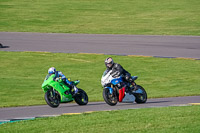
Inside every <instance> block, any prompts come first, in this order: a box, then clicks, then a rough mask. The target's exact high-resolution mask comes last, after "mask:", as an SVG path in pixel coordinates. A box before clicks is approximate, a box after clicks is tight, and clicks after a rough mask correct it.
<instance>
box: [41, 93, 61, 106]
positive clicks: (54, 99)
mask: <svg viewBox="0 0 200 133" xmlns="http://www.w3.org/2000/svg"><path fill="white" fill-rule="evenodd" d="M44 98H45V101H46V103H47V104H48V105H49V106H50V107H52V108H57V107H58V106H59V105H60V96H59V94H58V93H56V92H55V91H54V90H53V89H50V90H48V91H47V92H46V93H45V95H44Z"/></svg>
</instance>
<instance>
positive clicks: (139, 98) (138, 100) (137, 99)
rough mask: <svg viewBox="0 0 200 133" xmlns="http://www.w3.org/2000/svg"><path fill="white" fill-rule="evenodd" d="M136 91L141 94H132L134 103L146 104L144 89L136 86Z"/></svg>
mask: <svg viewBox="0 0 200 133" xmlns="http://www.w3.org/2000/svg"><path fill="white" fill-rule="evenodd" d="M138 89H141V90H142V94H141V93H135V94H134V95H135V102H136V103H138V104H140V103H146V101H147V93H146V91H145V89H144V88H143V87H142V86H140V85H137V86H136V91H137V90H138Z"/></svg>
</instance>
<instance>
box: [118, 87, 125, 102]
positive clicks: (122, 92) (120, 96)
mask: <svg viewBox="0 0 200 133" xmlns="http://www.w3.org/2000/svg"><path fill="white" fill-rule="evenodd" d="M124 93H125V87H123V88H122V89H120V90H119V102H122V100H123V98H124Z"/></svg>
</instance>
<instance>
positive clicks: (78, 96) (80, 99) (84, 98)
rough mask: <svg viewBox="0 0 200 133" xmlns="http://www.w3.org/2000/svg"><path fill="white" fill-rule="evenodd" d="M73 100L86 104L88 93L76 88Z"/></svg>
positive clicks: (79, 103)
mask: <svg viewBox="0 0 200 133" xmlns="http://www.w3.org/2000/svg"><path fill="white" fill-rule="evenodd" d="M74 100H75V102H76V103H77V104H78V105H86V104H87V103H88V95H87V93H86V92H85V91H84V90H82V89H80V88H78V92H77V94H76V95H75V97H74Z"/></svg>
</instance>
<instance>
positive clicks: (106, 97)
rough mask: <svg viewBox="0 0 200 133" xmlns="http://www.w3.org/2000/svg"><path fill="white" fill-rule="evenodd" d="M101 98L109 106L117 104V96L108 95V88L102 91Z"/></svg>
mask: <svg viewBox="0 0 200 133" xmlns="http://www.w3.org/2000/svg"><path fill="white" fill-rule="evenodd" d="M103 98H104V101H105V102H106V103H107V104H108V105H110V106H114V105H116V104H117V102H118V99H117V96H116V95H113V94H110V91H109V89H108V88H104V89H103Z"/></svg>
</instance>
